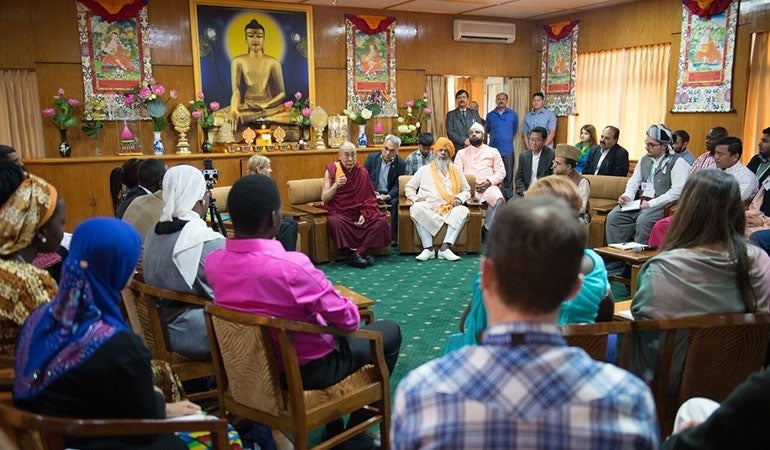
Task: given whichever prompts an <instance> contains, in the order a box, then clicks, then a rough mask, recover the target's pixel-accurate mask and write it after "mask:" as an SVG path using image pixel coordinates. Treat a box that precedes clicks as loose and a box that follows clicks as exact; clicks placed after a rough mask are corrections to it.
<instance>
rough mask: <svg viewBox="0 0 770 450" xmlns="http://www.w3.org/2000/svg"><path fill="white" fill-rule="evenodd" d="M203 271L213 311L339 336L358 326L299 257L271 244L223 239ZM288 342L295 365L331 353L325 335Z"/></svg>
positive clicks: (352, 311)
mask: <svg viewBox="0 0 770 450" xmlns="http://www.w3.org/2000/svg"><path fill="white" fill-rule="evenodd" d="M204 268H205V272H206V279H207V280H208V282H209V284H210V285H211V288H212V289H213V291H214V303H215V304H217V305H221V306H224V307H227V308H231V309H235V310H238V311H245V312H249V313H253V314H258V315H265V316H275V317H280V318H282V319H289V320H297V321H302V322H308V323H313V324H318V325H329V326H334V327H338V328H340V329H343V330H356V329H358V326H359V323H360V321H361V318H360V316H359V315H358V308H357V307H356V305H355V304H353V303H352V302H351V301H349V300H348V299H346V298H344V297H341V296H340V295H339V294H338V293H337V292H336V291H335V290H334V287H333V286H332V284H331V283H330V282H329V280H328V279H327V278H326V275H324V273H323V272H321V271H320V270H318V269H316V268H315V266H313V263H311V262H310V259H308V257H307V256H306V255H305V254H303V253H300V252H287V251H285V250H284V249H283V246H282V245H281V243H280V242H279V241H277V240H268V239H227V241H226V243H225V248H223V249H219V250H215V251H213V252H211V253H210V254H209V256H208V257H207V258H206V263H205V265H204ZM273 339H274V343H276V344H277V341H276V336H275V335H274V336H273ZM294 342H295V345H296V348H297V356H298V358H299V364H300V365H303V364H305V363H308V362H310V361H314V360H316V359H319V358H322V357H324V356H326V355H327V354H329V353H331V351H332V350H333V349H334V337H333V336H331V335H328V334H323V335H317V334H307V333H296V334H295V335H294ZM276 348H278V346H277V345H276ZM279 358H280V357H279ZM279 364H280V359H279Z"/></svg>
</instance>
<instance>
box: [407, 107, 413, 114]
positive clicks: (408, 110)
mask: <svg viewBox="0 0 770 450" xmlns="http://www.w3.org/2000/svg"><path fill="white" fill-rule="evenodd" d="M406 112H407V114H411V113H412V107H411V106H407V107H406Z"/></svg>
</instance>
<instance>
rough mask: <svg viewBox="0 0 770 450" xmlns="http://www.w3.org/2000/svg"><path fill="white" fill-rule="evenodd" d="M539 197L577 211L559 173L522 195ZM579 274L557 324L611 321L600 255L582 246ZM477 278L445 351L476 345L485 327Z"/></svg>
mask: <svg viewBox="0 0 770 450" xmlns="http://www.w3.org/2000/svg"><path fill="white" fill-rule="evenodd" d="M560 145H561V144H560ZM541 196H546V197H557V198H561V199H564V200H565V201H566V202H567V204H568V205H569V206H570V207H571V208H572V209H573V210H574V211H575V213H576V214H577V211H578V209H579V208H580V205H581V202H582V201H581V199H580V192H579V191H578V190H577V188H576V187H575V184H574V183H573V182H572V181H571V180H570V179H568V178H567V177H564V176H562V175H551V176H547V177H544V178H541V179H539V180H537V181H536V182H535V184H533V185H532V187H530V188H529V190H528V191H527V194H526V195H525V197H541ZM580 273H581V274H582V275H583V277H584V278H583V285H582V286H581V287H580V291H579V292H578V293H577V295H575V296H574V297H573V298H570V299H568V300H565V301H563V302H562V303H561V305H560V306H559V316H558V319H557V323H558V324H559V325H565V324H569V323H594V322H607V321H610V320H612V315H611V314H609V315H602V314H601V312H600V305H601V304H602V302H609V303H614V298H613V297H612V291H611V290H610V284H609V281H608V280H607V268H606V267H605V265H604V260H602V257H601V256H599V254H598V253H596V252H595V251H593V250H591V249H584V250H583V260H582V261H581V264H580ZM479 279H480V276H479V275H477V276H476V279H475V280H474V281H473V298H472V300H471V302H470V304H468V308H467V309H466V311H465V313H463V317H462V318H461V320H460V322H461V323H462V326H461V330H462V335H457V334H456V335H452V336H450V338H449V340H448V341H447V346H446V348H445V353H446V352H448V351H452V350H454V349H457V348H460V347H462V346H463V345H477V344H478V342H479V341H478V337H479V336H480V335H481V333H482V332H483V331H484V329H485V328H486V327H487V312H486V309H485V308H484V303H483V302H484V297H483V295H482V292H481V285H480V284H479V283H480V281H479Z"/></svg>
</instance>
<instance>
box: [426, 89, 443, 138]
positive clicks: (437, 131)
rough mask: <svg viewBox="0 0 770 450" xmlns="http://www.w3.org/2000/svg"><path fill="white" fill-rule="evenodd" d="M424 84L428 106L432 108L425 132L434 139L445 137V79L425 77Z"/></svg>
mask: <svg viewBox="0 0 770 450" xmlns="http://www.w3.org/2000/svg"><path fill="white" fill-rule="evenodd" d="M425 84H426V92H427V93H428V104H429V105H430V106H431V107H432V108H433V115H431V117H430V121H429V123H428V129H427V131H429V132H431V133H433V137H434V138H439V137H441V136H446V126H445V124H444V120H445V118H446V113H447V109H446V79H445V77H444V76H443V75H427V76H426V77H425Z"/></svg>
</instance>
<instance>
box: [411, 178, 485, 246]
mask: <svg viewBox="0 0 770 450" xmlns="http://www.w3.org/2000/svg"><path fill="white" fill-rule="evenodd" d="M465 177H466V178H467V179H468V184H470V185H471V189H473V186H476V177H475V176H474V175H466V176H465ZM411 179H412V176H411V175H401V176H400V177H398V192H399V196H400V198H399V200H398V250H399V252H400V253H420V252H421V251H422V241H421V240H420V236H419V235H418V234H417V227H415V226H414V222H413V221H412V217H411V216H410V215H409V208H410V207H411V206H412V202H410V201H409V200H407V199H406V196H405V195H404V193H405V188H404V187H405V186H406V183H408V182H409V180H411ZM466 206H467V207H468V209H469V210H470V215H469V217H468V222H466V223H465V225H464V226H463V229H462V230H461V231H460V234H459V235H458V236H457V242H455V244H454V246H453V248H454V251H455V252H457V253H478V252H480V251H481V226H482V225H483V223H484V211H483V207H482V206H481V205H479V204H477V203H476V204H472V203H470V202H469V203H468V204H466ZM446 231H447V227H446V225H444V226H443V227H441V230H440V231H439V232H438V233H437V234H436V235H435V236H433V245H437V246H440V245H441V244H443V243H444V237H445V236H446Z"/></svg>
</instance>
